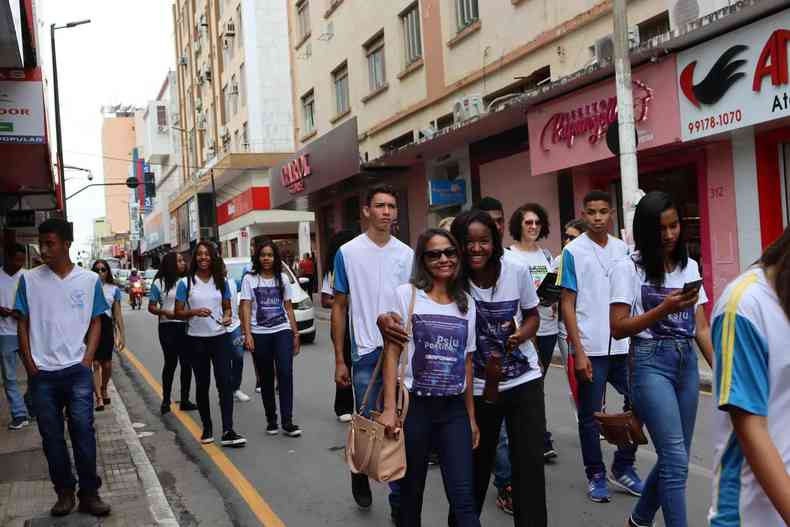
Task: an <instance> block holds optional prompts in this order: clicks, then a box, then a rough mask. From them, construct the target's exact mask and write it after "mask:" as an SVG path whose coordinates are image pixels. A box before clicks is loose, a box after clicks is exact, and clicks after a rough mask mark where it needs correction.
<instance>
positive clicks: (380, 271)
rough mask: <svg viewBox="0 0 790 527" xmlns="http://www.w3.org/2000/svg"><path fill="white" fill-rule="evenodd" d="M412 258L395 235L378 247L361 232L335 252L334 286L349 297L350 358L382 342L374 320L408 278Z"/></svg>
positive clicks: (367, 351)
mask: <svg viewBox="0 0 790 527" xmlns="http://www.w3.org/2000/svg"><path fill="white" fill-rule="evenodd" d="M413 261H414V251H412V250H411V247H409V246H408V245H406V244H405V243H403V242H402V241H400V240H398V239H397V238H395V237H392V238H390V241H389V242H388V243H387V244H386V245H385V246H384V247H379V246H378V245H376V244H375V243H373V241H372V240H371V239H370V238H368V235H367V234H360V235H359V236H357V237H356V238H354V239H353V240H351V241H350V242H348V243H346V244H344V245H343V246H341V247H340V249H339V250H338V251H337V254H336V255H335V264H334V269H335V282H334V284H333V288H334V290H335V293H341V294H344V295H348V296H349V300H350V305H349V309H350V313H351V316H350V319H351V327H350V328H349V331H350V332H351V359H352V361H354V362H355V361H357V360H359V358H360V357H362V356H363V355H367V354H368V353H370V352H372V351H374V350H375V349H376V348H380V347H382V346H383V345H384V340H383V339H382V337H381V332H380V331H379V328H378V326H377V325H376V320H377V319H378V316H379V313H382V312H384V311H385V307H386V305H387V303H388V298H389V297H390V296H391V295H392V291H393V290H394V289H395V288H396V287H398V286H399V285H401V284H405V283H407V282H408V281H409V278H411V267H412V264H413Z"/></svg>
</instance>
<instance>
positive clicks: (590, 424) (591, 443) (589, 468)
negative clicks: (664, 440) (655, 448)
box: [579, 355, 636, 479]
mask: <svg viewBox="0 0 790 527" xmlns="http://www.w3.org/2000/svg"><path fill="white" fill-rule="evenodd" d="M589 359H590V362H592V370H593V380H592V382H584V381H580V382H579V439H580V440H581V444H582V460H583V461H584V469H585V472H586V473H587V479H592V477H593V476H596V475H599V474H605V473H606V465H604V462H603V454H602V453H601V436H600V430H599V427H598V423H597V422H596V421H595V418H594V417H593V414H594V413H595V412H600V411H601V403H602V401H603V394H604V390H605V389H606V384H607V382H608V383H609V384H611V385H612V386H614V388H615V389H616V390H617V391H618V392H620V394H622V395H623V396H624V397H625V408H624V409H625V410H627V409H628V408H630V406H631V405H630V400H629V389H628V355H612V356H611V357H607V356H605V355H604V356H600V357H589ZM635 459H636V447H635V446H634V447H620V448H618V449H617V451H616V452H615V453H614V462H613V463H612V474H614V475H616V476H618V475H620V474H622V473H623V472H624V471H625V470H626V469H628V468H629V467H632V466H633V465H634V460H635Z"/></svg>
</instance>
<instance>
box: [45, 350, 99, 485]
mask: <svg viewBox="0 0 790 527" xmlns="http://www.w3.org/2000/svg"><path fill="white" fill-rule="evenodd" d="M30 382H31V383H32V392H33V405H34V408H35V410H36V416H37V417H38V431H39V433H40V434H41V439H42V443H43V446H44V454H45V455H46V456H47V463H49V477H50V479H51V480H52V484H53V485H54V486H55V491H61V490H74V488H75V486H76V484H77V482H76V481H75V479H74V474H73V473H72V471H71V460H70V459H69V451H68V449H67V448H66V440H65V436H64V429H63V428H64V427H63V408H64V406H65V407H67V414H68V420H69V436H70V437H71V448H72V450H73V452H74V465H75V466H76V468H77V476H78V477H79V484H80V495H86V494H87V495H91V494H94V493H95V492H96V491H97V490H98V489H99V487H100V486H101V479H100V478H99V476H98V475H97V474H96V430H95V429H94V427H93V372H92V371H91V370H90V368H86V367H85V366H83V365H82V364H77V365H75V366H70V367H68V368H65V369H63V370H59V371H40V372H39V373H38V374H37V375H36V376H35V377H33V378H32V379H31V381H30Z"/></svg>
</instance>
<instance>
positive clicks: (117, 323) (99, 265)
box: [93, 260, 125, 411]
mask: <svg viewBox="0 0 790 527" xmlns="http://www.w3.org/2000/svg"><path fill="white" fill-rule="evenodd" d="M93 271H94V272H95V273H97V274H98V275H99V277H100V278H101V287H102V292H103V293H104V299H105V300H106V301H107V304H108V305H109V306H110V309H108V310H107V311H105V312H104V313H103V314H102V315H101V317H99V318H100V320H101V337H99V346H98V347H97V348H96V354H95V355H94V356H93V379H94V382H93V389H94V390H95V392H96V411H102V410H104V405H105V404H110V398H109V397H108V396H107V383H109V382H110V377H111V376H112V350H113V349H114V348H115V347H116V345H117V347H118V349H121V348H123V346H124V340H125V335H124V327H123V314H122V313H121V289H120V288H119V287H118V286H117V285H115V280H114V279H113V276H112V270H111V269H110V266H109V265H108V264H107V262H106V261H105V260H96V261H95V262H94V263H93Z"/></svg>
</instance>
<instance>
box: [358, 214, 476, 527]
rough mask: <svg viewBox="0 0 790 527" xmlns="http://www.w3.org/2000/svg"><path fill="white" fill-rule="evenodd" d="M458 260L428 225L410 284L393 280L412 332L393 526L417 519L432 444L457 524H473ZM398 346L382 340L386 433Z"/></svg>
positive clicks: (453, 246)
mask: <svg viewBox="0 0 790 527" xmlns="http://www.w3.org/2000/svg"><path fill="white" fill-rule="evenodd" d="M458 259H459V250H458V243H457V242H456V241H455V239H454V238H453V237H452V236H451V235H450V234H449V233H448V232H447V231H446V230H444V229H428V230H427V231H425V232H424V233H423V234H422V235H421V236H420V238H419V240H418V241H417V247H416V250H415V253H414V266H413V274H412V278H411V281H410V283H409V284H404V285H401V286H399V287H398V288H397V289H396V290H395V292H394V295H393V296H394V298H392V300H391V304H392V311H393V312H394V313H396V314H397V315H398V316H399V317H400V318H401V319H402V320H406V321H407V327H410V328H411V331H410V334H411V336H412V338H411V339H410V340H409V342H408V344H407V346H406V347H407V350H406V353H407V360H406V366H405V368H404V372H403V382H404V386H405V388H406V389H407V390H408V391H409V394H410V396H409V399H410V402H409V408H408V412H407V414H406V421H405V423H403V430H404V433H405V442H406V467H407V468H406V476H405V477H404V478H403V479H402V480H400V481H399V483H400V492H401V498H400V500H401V503H400V518H399V521H396V524H397V525H404V526H405V525H420V515H421V510H422V499H423V489H424V488H425V478H426V475H427V470H428V456H429V454H430V452H431V448H432V447H434V448H436V449H437V450H438V452H439V465H440V466H441V469H442V476H443V479H444V485H445V491H446V493H447V497H448V499H449V500H450V510H451V511H452V512H453V513H454V515H455V518H456V520H457V524H458V525H460V526H463V527H468V526H472V527H479V525H480V519H479V515H478V513H477V511H476V509H475V501H474V493H473V483H474V470H473V462H472V450H473V449H474V448H475V447H476V446H477V443H478V440H479V432H478V430H477V424H476V423H475V407H474V403H473V399H472V352H473V351H474V350H475V345H476V341H475V328H476V325H475V305H474V302H473V301H472V299H471V297H470V296H469V294H468V293H466V291H464V287H463V279H462V278H461V277H460V267H461V266H460V262H459V261H458ZM410 315H411V316H410ZM409 318H411V320H410V321H409V320H408V319H409ZM402 351H403V347H402V346H401V345H400V344H398V343H396V342H393V341H389V340H388V341H387V342H386V343H385V347H384V355H383V359H382V361H383V362H382V368H383V374H382V375H383V380H384V411H383V413H382V414H381V416H380V421H381V423H382V424H384V425H385V426H386V427H387V430H388V431H389V432H390V433H398V429H399V428H400V425H401V423H400V422H399V419H398V416H397V414H396V385H397V383H398V375H397V374H398V365H399V362H400V360H401V359H400V355H401V353H402ZM371 404H375V403H374V402H371Z"/></svg>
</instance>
